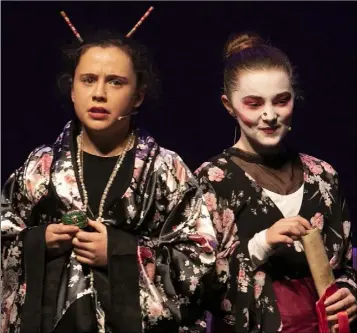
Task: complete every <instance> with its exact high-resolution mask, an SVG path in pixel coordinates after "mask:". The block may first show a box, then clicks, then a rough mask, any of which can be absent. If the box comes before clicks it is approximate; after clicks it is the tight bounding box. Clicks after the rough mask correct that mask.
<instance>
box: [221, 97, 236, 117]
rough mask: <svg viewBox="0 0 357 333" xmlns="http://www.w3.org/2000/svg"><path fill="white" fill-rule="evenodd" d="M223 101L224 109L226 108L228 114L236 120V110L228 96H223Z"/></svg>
mask: <svg viewBox="0 0 357 333" xmlns="http://www.w3.org/2000/svg"><path fill="white" fill-rule="evenodd" d="M221 101H222V103H223V105H224V107H225V108H226V110H227V111H228V113H229V114H230V115H231V116H232V117H233V118H235V117H236V114H235V113H234V109H233V106H232V103H231V102H230V100H229V99H228V97H227V95H222V96H221Z"/></svg>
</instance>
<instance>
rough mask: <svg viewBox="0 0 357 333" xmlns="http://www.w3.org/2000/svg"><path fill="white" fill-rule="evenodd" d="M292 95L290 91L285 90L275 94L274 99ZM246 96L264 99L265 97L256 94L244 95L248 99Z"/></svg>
mask: <svg viewBox="0 0 357 333" xmlns="http://www.w3.org/2000/svg"><path fill="white" fill-rule="evenodd" d="M290 96H291V93H290V92H289V91H284V92H282V93H279V94H277V95H275V96H274V98H273V99H277V98H281V97H290ZM246 98H252V99H264V98H263V97H261V96H256V95H248V96H244V97H243V99H246Z"/></svg>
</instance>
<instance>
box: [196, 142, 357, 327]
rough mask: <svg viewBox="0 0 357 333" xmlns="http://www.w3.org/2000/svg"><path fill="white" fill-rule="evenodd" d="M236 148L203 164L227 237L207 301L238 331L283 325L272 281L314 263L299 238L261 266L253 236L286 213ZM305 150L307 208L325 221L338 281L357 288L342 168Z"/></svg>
mask: <svg viewBox="0 0 357 333" xmlns="http://www.w3.org/2000/svg"><path fill="white" fill-rule="evenodd" d="M232 154H233V155H234V149H228V150H226V151H224V152H223V153H222V154H221V155H219V156H217V157H215V158H214V159H213V160H211V161H210V162H206V163H204V164H203V165H202V166H201V167H200V168H199V169H198V170H197V171H196V174H197V176H198V179H199V182H200V184H201V186H202V188H203V190H204V192H205V199H206V203H207V206H208V209H209V211H210V212H211V215H212V218H213V223H214V227H215V230H216V235H217V238H218V242H219V245H218V251H217V262H216V272H215V276H213V277H212V279H211V281H210V285H211V287H210V288H211V290H210V292H208V293H207V295H209V297H208V299H207V300H206V301H207V304H208V306H209V309H210V310H211V312H213V313H214V314H215V315H216V316H219V317H221V318H223V320H224V321H225V322H226V323H227V324H229V325H235V331H236V332H239V333H243V332H265V333H272V332H278V331H280V330H281V329H282V324H281V319H280V315H279V311H278V308H277V304H276V299H275V296H274V291H273V283H272V281H273V279H284V278H285V279H288V278H301V277H306V276H309V275H310V272H309V268H308V265H307V261H306V257H305V254H304V250H303V247H302V245H301V243H300V242H299V241H295V242H294V246H292V247H287V246H281V247H280V248H279V249H278V250H276V251H275V253H274V254H273V255H272V256H271V257H270V258H269V260H268V261H267V262H266V263H265V264H263V265H262V266H260V267H258V268H254V266H253V264H252V262H251V259H250V256H249V253H248V242H249V240H250V239H251V238H252V237H253V236H254V235H255V234H256V233H258V232H260V231H262V230H264V229H267V228H269V227H270V226H272V225H273V224H274V223H275V222H277V221H278V220H280V219H281V218H283V215H282V213H281V212H280V210H279V209H278V208H277V206H276V205H275V204H274V203H273V201H272V200H271V199H270V198H269V197H268V195H266V194H265V192H264V190H263V189H262V188H260V187H259V186H258V185H257V184H256V182H255V181H254V179H252V177H250V176H249V175H248V174H247V173H245V172H244V171H243V170H242V169H241V168H240V167H239V166H238V165H237V164H236V163H234V161H232V159H231V157H232ZM299 156H300V159H301V161H302V165H303V168H304V194H303V201H302V205H301V209H300V212H299V215H301V216H302V217H304V218H306V219H307V220H308V221H310V223H311V224H312V225H313V226H316V227H318V228H320V229H321V232H322V237H323V240H324V243H325V245H326V251H327V254H328V258H329V260H330V264H331V266H332V268H333V271H334V274H335V277H336V279H337V282H338V285H339V286H346V287H348V288H349V289H350V290H351V291H352V293H353V295H355V296H357V295H356V292H357V284H356V271H355V270H354V269H353V268H352V246H351V222H350V217H349V213H348V209H347V205H346V202H345V199H344V198H343V196H342V195H341V191H340V186H339V179H338V176H337V173H336V172H335V170H334V169H333V168H332V167H331V166H330V165H329V164H328V163H326V162H324V161H321V160H318V159H316V158H314V157H311V156H307V155H304V154H300V155H299Z"/></svg>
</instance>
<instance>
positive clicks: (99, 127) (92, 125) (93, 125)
mask: <svg viewBox="0 0 357 333" xmlns="http://www.w3.org/2000/svg"><path fill="white" fill-rule="evenodd" d="M83 124H84V126H85V127H86V128H87V129H89V130H90V131H95V132H97V131H98V132H101V131H105V130H106V129H108V128H110V127H111V126H112V125H113V124H112V122H109V121H104V120H89V121H88V119H86V121H84V122H83Z"/></svg>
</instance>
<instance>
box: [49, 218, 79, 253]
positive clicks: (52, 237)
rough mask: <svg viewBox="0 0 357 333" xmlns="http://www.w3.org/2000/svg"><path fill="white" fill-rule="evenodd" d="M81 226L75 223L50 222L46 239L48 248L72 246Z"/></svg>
mask: <svg viewBox="0 0 357 333" xmlns="http://www.w3.org/2000/svg"><path fill="white" fill-rule="evenodd" d="M78 231H79V228H78V227H76V226H73V225H64V224H62V223H61V224H50V225H49V226H48V227H47V228H46V232H45V239H46V245H47V248H48V249H54V248H60V247H64V246H71V243H72V240H73V238H74V236H75V235H76V233H77V232H78Z"/></svg>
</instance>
